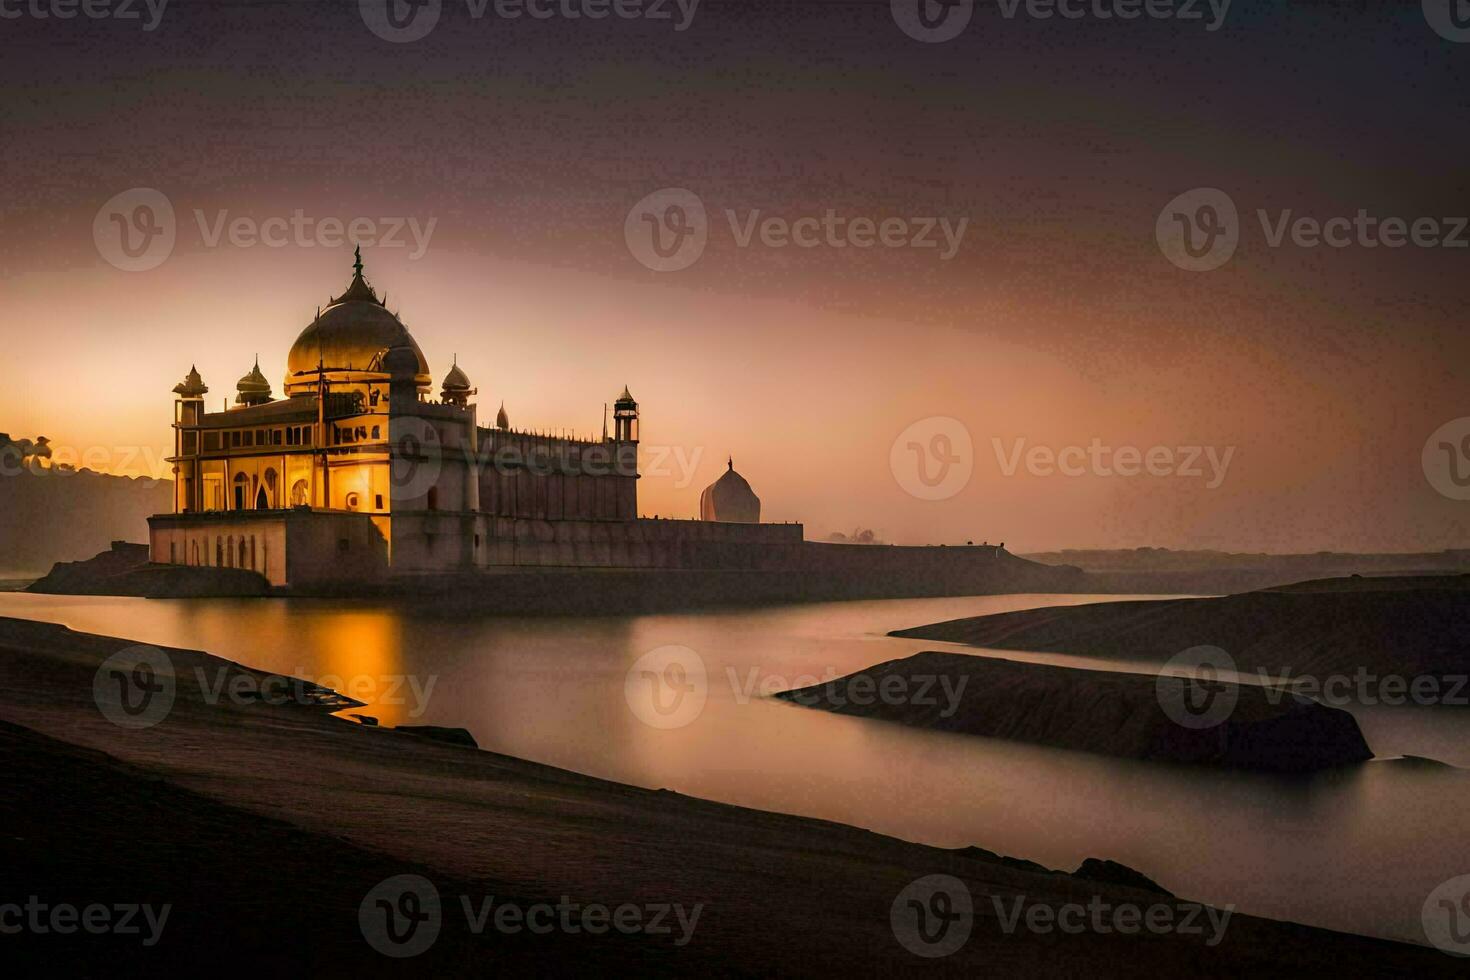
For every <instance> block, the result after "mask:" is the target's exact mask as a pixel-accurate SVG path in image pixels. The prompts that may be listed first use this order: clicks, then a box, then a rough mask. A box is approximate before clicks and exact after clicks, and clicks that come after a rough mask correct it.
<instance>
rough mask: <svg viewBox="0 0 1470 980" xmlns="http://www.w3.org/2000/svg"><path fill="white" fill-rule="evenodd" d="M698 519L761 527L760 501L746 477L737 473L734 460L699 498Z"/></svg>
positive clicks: (729, 462)
mask: <svg viewBox="0 0 1470 980" xmlns="http://www.w3.org/2000/svg"><path fill="white" fill-rule="evenodd" d="M699 519H700V520H702V521H720V522H722V523H725V524H759V523H760V521H761V498H759V497H757V496H756V495H755V491H754V490H752V489H750V484H749V483H748V482H746V479H745V477H743V476H741V475H740V474H739V473H736V472H735V458H734V457H733V456H732V457H730V458H729V459H728V460H727V462H726V469H725V472H723V473H721V474H720V478H719V479H718V480H716V481H715V482H714V483H711V484H710V485H709V486H707V487H705V488H704V492H703V493H701V494H700V495H699Z"/></svg>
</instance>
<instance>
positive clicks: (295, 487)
mask: <svg viewBox="0 0 1470 980" xmlns="http://www.w3.org/2000/svg"><path fill="white" fill-rule="evenodd" d="M306 492H307V491H306V481H305V480H297V481H296V482H295V483H293V484H291V506H292V507H305V506H306V505H307V503H308V501H307V499H306Z"/></svg>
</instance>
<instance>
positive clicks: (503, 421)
mask: <svg viewBox="0 0 1470 980" xmlns="http://www.w3.org/2000/svg"><path fill="white" fill-rule="evenodd" d="M495 428H497V429H509V428H510V416H509V415H506V414H505V402H501V403H500V411H498V412H496V413H495Z"/></svg>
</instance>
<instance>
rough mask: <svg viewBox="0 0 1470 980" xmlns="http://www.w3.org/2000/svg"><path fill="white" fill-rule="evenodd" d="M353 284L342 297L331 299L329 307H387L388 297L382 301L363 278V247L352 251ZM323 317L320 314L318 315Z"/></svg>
mask: <svg viewBox="0 0 1470 980" xmlns="http://www.w3.org/2000/svg"><path fill="white" fill-rule="evenodd" d="M352 258H353V261H352V282H351V283H349V284H348V286H347V291H346V292H344V293H343V294H342V295H341V296H335V297H331V298H330V299H329V300H328V302H327V305H328V306H336V305H337V304H338V303H376V304H377V305H378V306H386V303H387V300H388V297H387V295H386V294H385V295H384V296H383V298H382V299H379V298H378V294H377V293H375V292H374V291H373V287H372V286H369V285H368V283H367V280H366V279H364V278H363V277H362V246H361V245H358V246H356V247H355V248H354V249H353V250H352ZM317 316H318V317H320V316H321V314H320V313H318V314H317Z"/></svg>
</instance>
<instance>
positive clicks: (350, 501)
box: [347, 491, 362, 510]
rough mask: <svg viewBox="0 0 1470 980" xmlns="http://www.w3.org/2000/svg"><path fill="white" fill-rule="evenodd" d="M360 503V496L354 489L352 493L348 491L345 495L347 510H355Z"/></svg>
mask: <svg viewBox="0 0 1470 980" xmlns="http://www.w3.org/2000/svg"><path fill="white" fill-rule="evenodd" d="M361 503H362V498H361V497H359V496H358V495H357V493H356V492H355V491H354V492H353V493H349V494H348V495H347V509H348V510H357V508H358V505H359V504H361Z"/></svg>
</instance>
